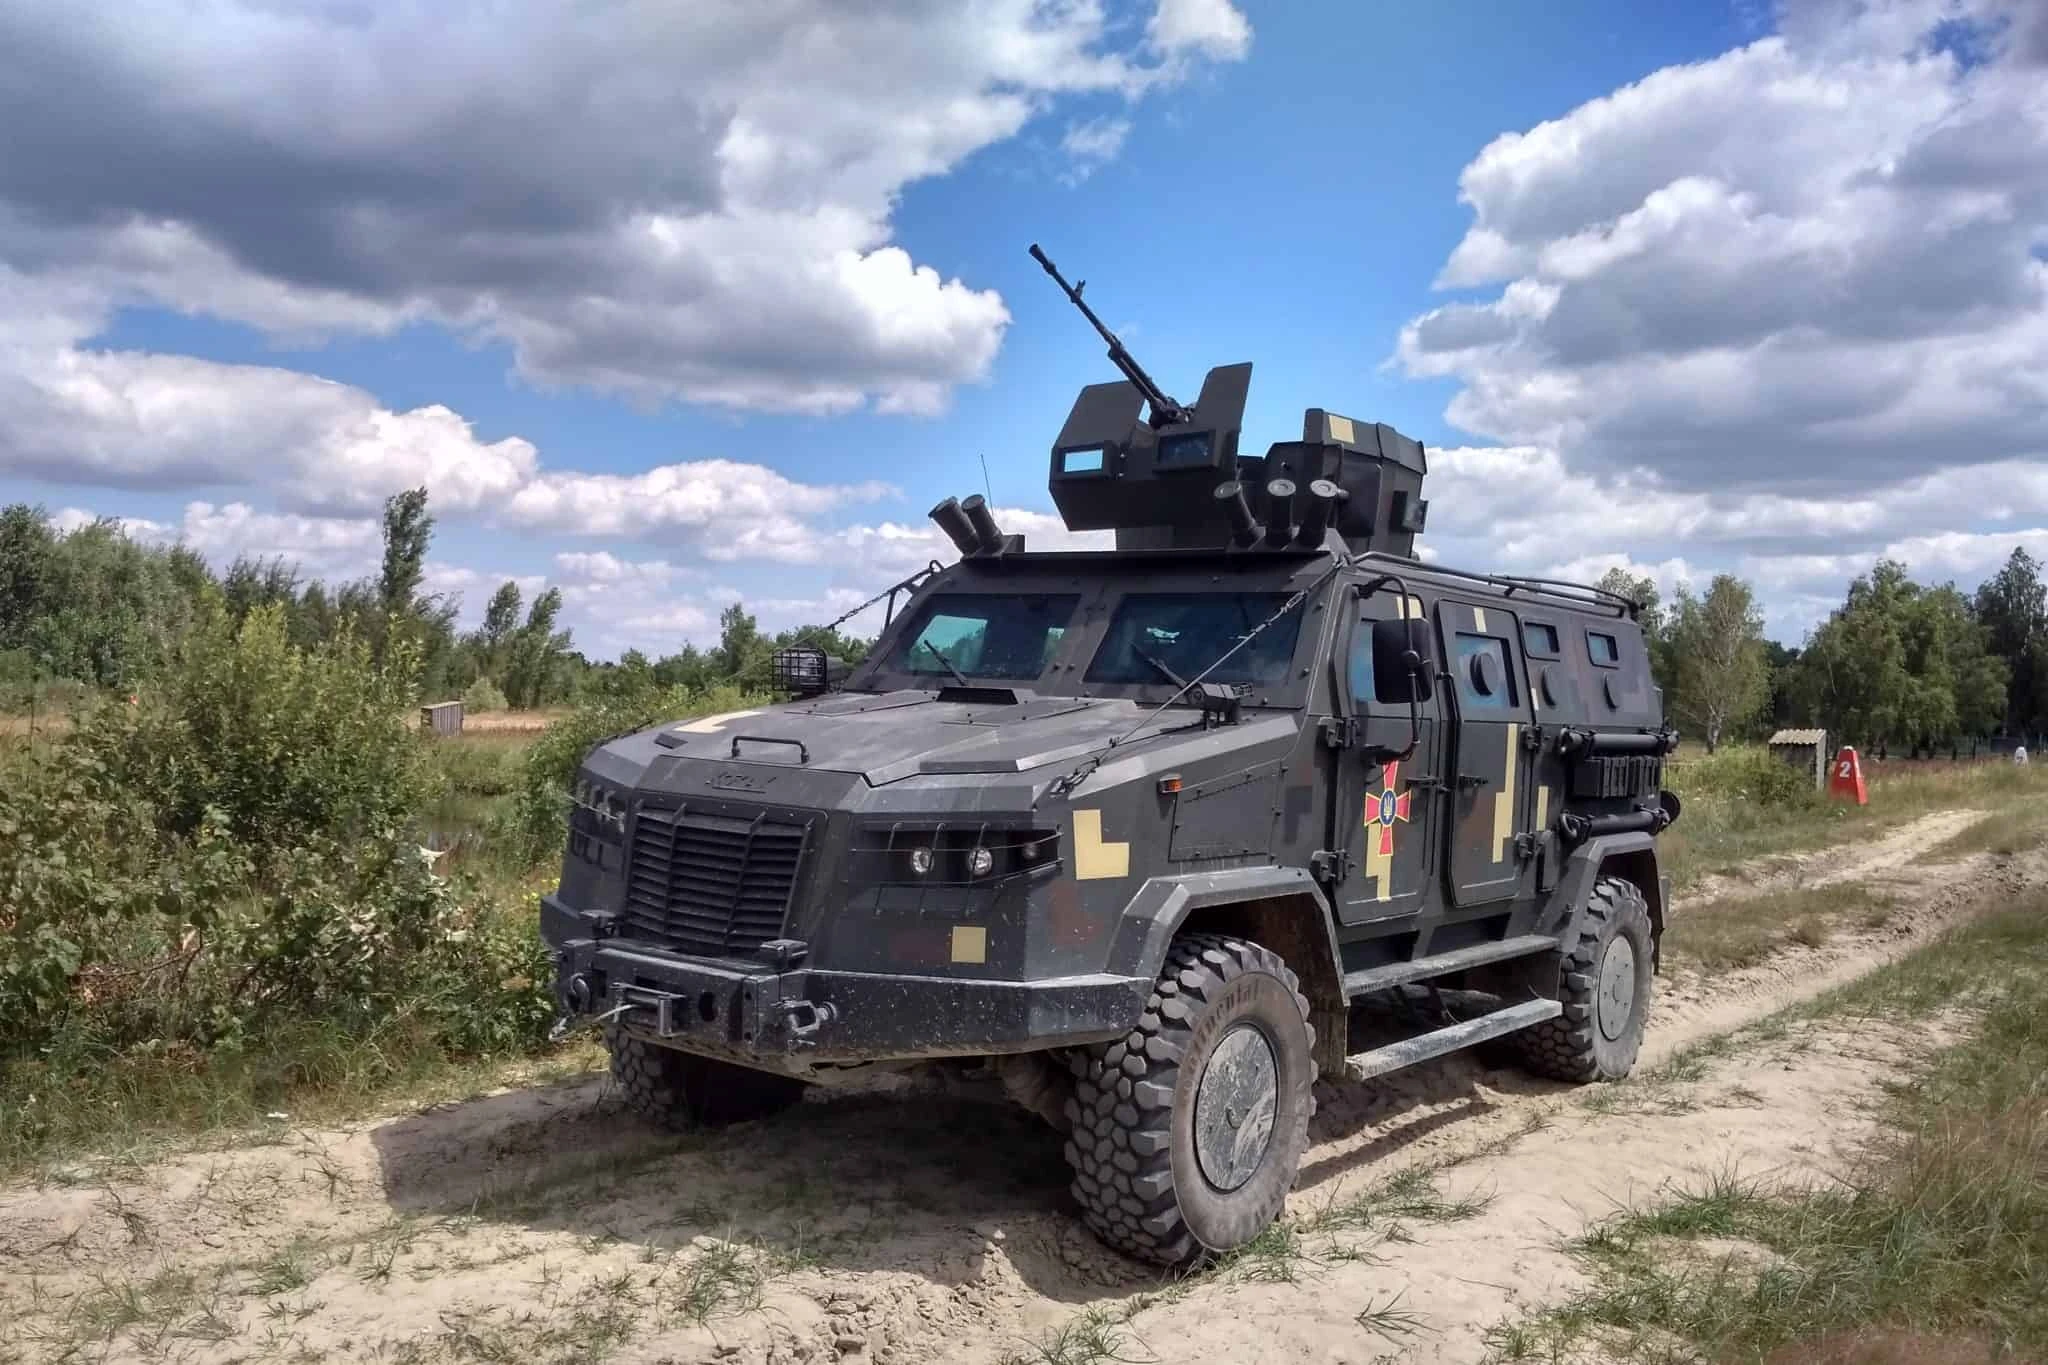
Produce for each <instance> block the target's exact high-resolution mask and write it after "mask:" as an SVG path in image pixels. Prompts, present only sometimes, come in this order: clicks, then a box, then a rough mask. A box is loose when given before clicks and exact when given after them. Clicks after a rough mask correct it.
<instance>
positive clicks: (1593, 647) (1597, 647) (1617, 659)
mask: <svg viewBox="0 0 2048 1365" xmlns="http://www.w3.org/2000/svg"><path fill="white" fill-rule="evenodd" d="M1586 654H1587V657H1589V658H1590V659H1592V661H1593V662H1594V663H1596V664H1598V665H1600V667H1602V668H1619V667H1621V646H1620V645H1619V644H1618V643H1616V641H1615V638H1614V637H1613V636H1612V635H1605V634H1602V633H1601V632H1599V631H1597V630H1589V631H1587V632H1586Z"/></svg>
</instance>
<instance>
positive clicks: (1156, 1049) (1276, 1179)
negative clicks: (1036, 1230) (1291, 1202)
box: [1066, 934, 1316, 1265]
mask: <svg viewBox="0 0 2048 1365" xmlns="http://www.w3.org/2000/svg"><path fill="white" fill-rule="evenodd" d="M1314 1052H1315V1030H1314V1028H1313V1027H1311V1025H1310V1024H1309V1022H1308V1001H1307V1000H1306V999H1305V998H1304V997H1303V996H1302V994H1301V991H1300V990H1299V988H1298V983H1297V982H1296V980H1295V976H1294V973H1293V972H1291V971H1289V970H1288V969H1287V965H1286V964H1285V963H1284V962H1282V961H1281V959H1280V958H1279V956H1278V955H1277V954H1275V953H1273V952H1272V951H1270V950H1269V949H1267V948H1264V947H1262V946H1260V945H1259V944H1256V943H1252V942H1250V941H1248V940H1245V939H1240V938H1233V937H1229V936H1227V935H1222V934H1187V935H1183V936H1182V937H1180V938H1178V939H1176V940H1174V943H1173V946H1172V948H1171V949H1170V950H1169V951H1168V953H1167V958H1166V966H1165V968H1164V970H1162V971H1161V972H1160V975H1159V981H1158V983H1157V985H1155V986H1154V988H1153V991H1152V995H1151V997H1150V998H1149V999H1148V1000H1147V1001H1146V1004H1145V1012H1144V1015H1143V1016H1142V1017H1141V1018H1140V1019H1139V1021H1138V1027H1137V1028H1135V1029H1133V1030H1132V1031H1131V1033H1130V1034H1129V1035H1128V1036H1127V1037H1124V1038H1121V1039H1119V1040H1117V1041H1116V1042H1113V1043H1106V1044H1099V1045H1097V1046H1095V1047H1091V1048H1086V1049H1083V1050H1082V1051H1080V1052H1079V1053H1078V1054H1077V1055H1076V1057H1075V1060H1074V1074H1075V1082H1074V1095H1073V1098H1072V1099H1070V1100H1069V1101H1068V1102H1067V1117H1068V1119H1069V1121H1070V1123H1071V1129H1070V1132H1069V1136H1068V1140H1067V1145H1066V1155H1067V1161H1068V1163H1069V1164H1070V1165H1071V1166H1072V1167H1073V1170H1074V1182H1073V1187H1072V1188H1073V1193H1074V1198H1075V1199H1076V1200H1077V1201H1078V1202H1079V1203H1080V1205H1081V1209H1082V1215H1083V1217H1084V1218H1086V1220H1087V1222H1088V1226H1089V1227H1090V1228H1092V1229H1093V1230H1094V1231H1095V1233H1096V1235H1097V1236H1099V1237H1101V1238H1102V1239H1103V1240H1104V1241H1105V1242H1107V1243H1109V1244H1110V1245H1111V1246H1113V1247H1116V1248H1117V1249H1118V1250H1120V1251H1123V1252H1126V1253H1128V1254H1129V1255H1132V1256H1136V1257H1138V1258H1140V1259H1142V1260H1147V1261H1152V1262H1156V1263H1159V1264H1164V1265H1178V1264H1180V1263H1183V1262H1186V1261H1191V1260H1195V1259H1199V1258H1201V1257H1202V1256H1204V1255H1207V1254H1211V1253H1216V1252H1223V1251H1228V1250H1230V1249H1231V1248H1233V1247H1238V1246H1242V1245H1243V1244H1244V1243H1246V1242H1249V1241H1251V1240H1252V1239H1253V1238H1254V1237H1256V1236H1258V1235H1259V1233H1261V1232H1262V1231H1264V1230H1265V1228H1266V1227H1267V1225H1268V1224H1270V1223H1271V1222H1272V1221H1273V1220H1274V1218H1276V1217H1277V1216H1278V1215H1279V1213H1280V1209H1281V1206H1282V1205H1283V1204H1284V1203H1285V1202H1286V1199H1287V1192H1288V1190H1290V1189H1291V1188H1293V1185H1294V1177H1295V1173H1296V1171H1297V1169H1298V1168H1299V1166H1300V1163H1301V1153H1302V1150H1303V1148H1304V1147H1305V1146H1306V1145H1307V1142H1308V1120H1309V1116H1310V1115H1311V1114H1313V1113H1314V1112H1315V1099H1314V1096H1313V1094H1312V1093H1311V1092H1312V1088H1313V1086H1314V1085H1315V1079H1316V1065H1315V1057H1314Z"/></svg>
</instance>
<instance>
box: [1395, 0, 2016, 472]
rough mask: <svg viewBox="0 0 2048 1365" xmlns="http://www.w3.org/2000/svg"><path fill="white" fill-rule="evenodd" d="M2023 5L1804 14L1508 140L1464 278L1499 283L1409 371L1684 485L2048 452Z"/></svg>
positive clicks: (1442, 320)
mask: <svg viewBox="0 0 2048 1365" xmlns="http://www.w3.org/2000/svg"><path fill="white" fill-rule="evenodd" d="M2024 9H2025V7H2024V6H2022V5H2021V4H2019V3H2017V0H1967V3H1966V2H1965V0H1944V2H1943V3H1917V2H1915V0H1869V2H1868V3H1860V2H1859V3H1855V4H1850V3H1846V2H1844V3H1816V4H1803V5H1796V6H1793V7H1792V8H1791V9H1790V10H1789V11H1788V13H1787V14H1786V17H1785V28H1786V31H1785V32H1784V33H1781V34H1778V35H1774V36H1771V37H1768V38H1764V39H1761V40H1759V41H1757V42H1755V43H1753V44H1750V45H1748V46H1746V47H1743V48H1739V49H1737V50H1735V51H1732V52H1728V53H1725V54H1723V55H1721V56H1719V57H1716V58H1714V59H1712V60H1709V61H1704V62H1698V63H1694V64H1691V65H1687V66H1681V67H1671V68H1667V69H1665V70H1662V71H1658V72H1655V73H1653V74H1652V75H1650V76H1647V77H1645V78H1644V79H1642V80H1640V81H1638V82H1635V83H1634V84H1632V85H1629V86H1626V87H1624V88H1622V89H1621V90H1618V91H1616V92H1614V93H1613V94H1611V95H1608V96H1605V97H1603V98H1600V99H1596V100H1592V101H1589V102H1588V103H1586V104H1584V105H1581V106H1580V107H1578V108H1577V109H1574V110H1572V111H1571V112H1569V113H1568V114H1565V115H1563V116H1562V117H1560V118H1557V119H1553V120H1550V121H1548V122H1546V123H1543V124H1540V125H1538V126H1537V127H1535V128H1532V129H1530V130H1528V131H1526V132H1520V133H1508V134H1504V135H1502V136H1501V137H1499V138H1496V139H1495V140H1494V141H1493V142H1492V143H1491V144H1489V145H1488V146H1487V147H1486V148H1485V149H1484V150H1483V151H1482V152H1481V153H1480V154H1479V155H1478V157H1477V158H1475V159H1474V160H1473V162H1472V163H1471V164H1470V165H1469V166H1467V167H1466V168H1465V171H1464V174H1463V175H1462V176H1461V178H1460V182H1459V183H1460V191H1461V198H1462V199H1463V200H1464V201H1465V202H1466V203H1468V204H1470V205H1471V206H1472V208H1473V212H1474V221H1473V224H1472V227H1471V229H1470V231H1469V232H1468V233H1467V234H1466V236H1465V239H1464V240H1463V241H1462V242H1460V243H1459V244H1458V246H1457V248H1456V249H1455V250H1454V251H1453V252H1452V253H1451V255H1450V258H1449V260H1448V262H1447V263H1446V265H1445V267H1444V270H1443V273H1442V277H1441V280H1440V283H1442V284H1444V285H1446V286H1454V287H1464V288H1470V287H1475V286H1487V285H1498V286H1500V289H1499V292H1498V293H1497V294H1495V295H1494V296H1493V297H1492V298H1491V299H1481V300H1479V301H1477V302H1468V301H1461V302H1455V303H1449V304H1446V305H1444V306H1442V307H1440V308H1437V309H1434V310H1431V311H1430V312H1427V313H1425V314H1423V315H1422V316H1420V317H1417V318H1416V319H1414V320H1413V321H1412V322H1411V323H1410V324H1409V325H1408V327H1407V328H1405V329H1404V330H1403V332H1402V335H1401V339H1400V344H1399V347H1398V350H1397V359H1398V362H1399V363H1400V365H1401V366H1403V367H1404V368H1405V369H1406V370H1407V371H1408V372H1409V373H1411V374H1414V375H1417V376H1449V377H1453V378H1456V379H1458V380H1459V381H1461V385H1462V387H1461V388H1460V390H1459V392H1458V393H1457V395H1456V396H1455V397H1454V398H1453V399H1452V401H1451V404H1450V407H1449V410H1448V413H1447V415H1448V416H1449V418H1450V419H1451V420H1452V421H1454V422H1456V423H1457V424H1458V425H1459V426H1461V427H1463V428H1465V429H1466V430H1468V431H1473V432H1476V433H1480V434H1482V435H1484V436H1487V437H1490V438H1493V439H1496V440H1500V441H1504V442H1507V443H1510V444H1517V445H1544V446H1550V447H1554V448H1557V449H1561V450H1563V451H1565V452H1567V454H1568V456H1569V459H1570V461H1571V463H1572V465H1573V467H1574V468H1588V467H1591V466H1593V465H1595V464H1598V465H1602V466H1606V467H1608V468H1610V469H1618V470H1626V469H1643V470H1648V471H1653V472H1654V473H1655V474H1656V475H1657V476H1658V477H1659V478H1660V479H1661V480H1662V481H1663V482H1665V483H1667V484H1670V485H1673V486H1681V487H1693V488H1707V487H1711V488H1716V489H1728V488H1731V487H1737V486H1744V485H1747V486H1752V487H1758V488H1763V487H1774V488H1778V489H1793V490H1797V491H1800V492H1802V493H1812V494H1815V495H1837V494H1849V495H1852V496H1853V495H1854V494H1855V493H1857V492H1859V491H1860V490H1862V489H1863V488H1866V487H1868V486H1869V485H1870V484H1871V483H1872V482H1873V481H1874V482H1877V483H1886V482H1892V481H1896V480H1899V479H1902V478H1905V477H1909V476H1910V475H1912V474H1913V473H1914V472H1916V471H1918V470H1923V469H1926V468H1930V467H1940V466H1952V465H1955V464H1957V463H1962V462H1980V461H1985V460H1999V459H2020V458H2031V459H2039V458H2041V457H2043V456H2048V263H2044V262H2043V261H2042V260H2041V259H2039V257H2038V253H2039V249H2040V247H2041V246H2042V244H2043V243H2048V79H2042V76H2043V72H2042V70H2041V69H2039V68H2038V67H2037V66H2032V65H2029V62H2030V61H2031V58H2030V57H2029V55H2028V53H2029V51H2030V49H2029V48H2027V47H2026V46H2025V45H2024V43H2023V42H2022V39H2023V38H2024V37H2025V35H2024V34H2023V33H2018V31H2017V30H2000V29H1999V28H1998V23H1999V22H2000V21H2001V20H2010V19H2017V18H2023V17H2024ZM1938 21H1948V22H1949V23H1950V24H1951V25H1952V26H1954V25H1960V26H1961V27H1962V29H1963V31H1965V32H1968V33H1972V34H1974V35H1975V37H1974V39H1973V41H1976V42H1978V43H1980V45H1982V46H1983V48H1984V52H1985V54H1988V57H1989V59H1988V60H1980V61H1976V62H1974V63H1965V62H1962V61H1960V60H1959V59H1958V58H1957V57H1956V56H1955V55H1954V52H1953V51H1952V50H1950V49H1948V48H1943V49H1937V48H1935V47H1933V46H1932V45H1931V43H1932V36H1933V33H1934V30H1935V26H1936V24H1937V22H1938ZM1946 31H1947V30H1944V32H1946ZM2016 34H2017V35H2018V36H2016ZM2029 41H2030V40H2029Z"/></svg>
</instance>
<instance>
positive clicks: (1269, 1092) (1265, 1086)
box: [1195, 1024, 1280, 1190]
mask: <svg viewBox="0 0 2048 1365" xmlns="http://www.w3.org/2000/svg"><path fill="white" fill-rule="evenodd" d="M1279 1107H1280V1066H1279V1063H1278V1061H1277V1060H1275V1058H1274V1056H1273V1044H1272V1043H1271V1042H1269V1041H1268V1040H1267V1038H1266V1035H1265V1033H1264V1032H1262V1031H1261V1030H1260V1029H1258V1028H1256V1027H1254V1026H1253V1025H1250V1024H1238V1025H1236V1026H1235V1027H1233V1028H1232V1029H1231V1030H1230V1031H1229V1032H1228V1033H1226V1034H1224V1035H1223V1040H1222V1041H1221V1042H1219V1043H1218V1044H1216V1050H1215V1051H1214V1052H1212V1053H1210V1054H1209V1064H1208V1065H1207V1066H1205V1067H1204V1068H1203V1069H1202V1083H1201V1085H1200V1086H1199V1087H1197V1088H1196V1090H1195V1160H1196V1161H1197V1162H1199V1163H1200V1165H1201V1167H1202V1175H1203V1176H1204V1177H1205V1178H1206V1179H1207V1180H1208V1182H1209V1183H1210V1184H1211V1185H1214V1186H1215V1187H1216V1188H1217V1189H1219V1190H1234V1189H1236V1188H1238V1187H1239V1186H1240V1185H1242V1184H1244V1183H1245V1181H1247V1180H1250V1179H1251V1178H1252V1173H1253V1172H1255V1171H1257V1170H1258V1169H1259V1163H1260V1162H1262V1161H1264V1160H1265V1157H1266V1149H1267V1147H1269V1146H1271V1145H1272V1141H1273V1118H1274V1115H1275V1113H1276V1112H1277V1111H1278V1110H1279Z"/></svg>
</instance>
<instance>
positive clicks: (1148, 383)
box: [1031, 242, 1194, 428]
mask: <svg viewBox="0 0 2048 1365" xmlns="http://www.w3.org/2000/svg"><path fill="white" fill-rule="evenodd" d="M1031 259H1032V260H1034V261H1037V262H1038V263H1039V264H1040V265H1042V266H1044V267H1045V273H1046V274H1048V275H1050V276H1052V277H1053V280H1054V282H1055V283H1057V284H1058V285H1059V287H1060V288H1061V289H1063V290H1065V291H1066V295H1067V298H1068V299H1070V300H1072V302H1073V305H1074V306H1075V307H1076V308H1078V309H1080V310H1081V316H1082V317H1084V318H1087V319H1088V321H1089V322H1090V323H1091V324H1093V326H1094V328H1095V330H1096V331H1097V332H1099V333H1101V334H1102V339H1103V340H1104V341H1106V342H1108V343H1109V358H1110V361H1111V363H1112V364H1114V365H1115V366H1116V367H1117V368H1118V369H1119V370H1122V371H1123V375H1124V378H1126V379H1128V380H1130V381H1131V384H1132V385H1133V386H1134V387H1135V388H1136V389H1137V390H1138V393H1139V394H1140V395H1141V396H1143V398H1144V399H1145V402H1146V405H1147V406H1149V407H1150V408H1151V410H1152V415H1151V419H1150V420H1151V424H1152V426H1153V427H1154V428H1158V427H1165V426H1172V425H1173V424H1175V423H1176V422H1189V421H1193V420H1194V413H1193V412H1192V411H1190V410H1189V409H1187V408H1184V407H1182V406H1181V405H1180V404H1179V403H1177V402H1176V401H1174V399H1173V398H1171V397H1170V396H1168V394H1167V392H1166V391H1165V390H1164V389H1162V388H1160V387H1159V385H1157V384H1156V383H1154V382H1153V381H1152V376H1151V375H1149V374H1146V373H1145V369H1144V367H1143V366H1142V365H1140V364H1138V362H1137V360H1136V359H1134V358H1133V357H1132V355H1131V353H1130V352H1129V351H1127V350H1125V349H1124V344H1123V342H1121V341H1119V340H1117V336H1116V333H1115V332H1112V331H1110V330H1109V328H1107V327H1105V326H1103V325H1102V319H1101V318H1099V317H1096V316H1095V310H1094V309H1093V308H1090V307H1089V306H1088V305H1087V303H1086V302H1085V301H1084V300H1083V299H1082V298H1081V291H1082V290H1083V289H1086V288H1087V287H1088V281H1086V280H1083V281H1081V282H1080V283H1079V284H1068V283H1067V277H1066V276H1064V275H1062V274H1060V271H1059V267H1058V266H1056V265H1054V264H1053V263H1052V262H1051V261H1050V260H1048V259H1047V258H1046V254H1045V253H1044V252H1043V251H1040V250H1039V249H1038V243H1036V242H1033V243H1032V244H1031Z"/></svg>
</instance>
